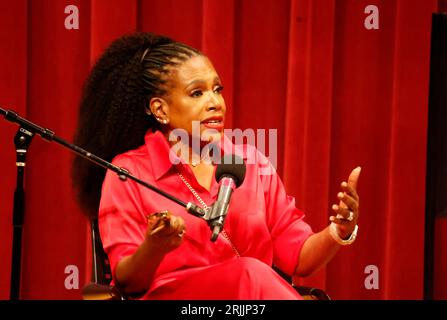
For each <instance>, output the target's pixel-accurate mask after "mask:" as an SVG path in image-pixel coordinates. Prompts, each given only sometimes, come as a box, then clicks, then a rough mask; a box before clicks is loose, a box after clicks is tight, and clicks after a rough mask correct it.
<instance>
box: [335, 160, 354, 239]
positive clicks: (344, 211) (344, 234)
mask: <svg viewBox="0 0 447 320" xmlns="http://www.w3.org/2000/svg"><path fill="white" fill-rule="evenodd" d="M360 171H361V168H360V167H357V168H355V169H354V170H352V172H351V174H350V175H349V178H348V182H345V181H343V182H342V183H341V189H342V191H341V192H339V193H338V194H337V198H338V199H340V203H339V204H338V205H336V204H334V205H332V210H334V211H335V213H336V216H330V217H329V220H330V221H331V222H333V223H335V224H337V229H338V233H339V235H340V237H341V238H342V239H346V238H348V237H349V236H350V234H351V233H352V232H353V231H354V228H355V226H356V225H357V221H358V218H359V201H360V198H359V195H358V194H357V182H358V180H359V176H360Z"/></svg>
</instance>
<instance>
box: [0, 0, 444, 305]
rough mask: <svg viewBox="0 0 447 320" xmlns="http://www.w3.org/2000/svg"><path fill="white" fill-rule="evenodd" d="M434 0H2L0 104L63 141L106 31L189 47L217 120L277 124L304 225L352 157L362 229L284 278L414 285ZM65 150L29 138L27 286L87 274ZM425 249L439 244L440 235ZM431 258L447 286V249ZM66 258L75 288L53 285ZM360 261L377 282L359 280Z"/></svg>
mask: <svg viewBox="0 0 447 320" xmlns="http://www.w3.org/2000/svg"><path fill="white" fill-rule="evenodd" d="M445 2H446V1H441V0H405V1H404V0H367V1H363V0H279V1H270V0H243V1H237V0H222V1H213V0H208V1H207V0H188V1H184V0H139V1H138V0H107V1H105V0H104V1H100V0H96V1H94V0H92V1H88V0H76V1H75V0H70V1H69V0H32V1H31V0H29V1H26V0H18V1H11V0H2V1H1V3H0V41H1V42H0V43H1V49H2V50H0V70H1V71H0V75H1V77H0V106H1V107H2V108H5V109H6V108H8V109H14V110H15V111H17V112H18V113H19V114H20V115H22V116H24V117H27V118H28V119H30V120H31V121H34V122H37V123H39V124H40V125H42V126H44V127H47V128H51V129H53V130H54V131H55V132H56V134H57V135H59V136H60V137H62V138H65V139H67V140H69V141H71V140H72V136H73V132H74V129H75V126H76V121H77V106H78V103H79V99H80V94H81V88H82V84H83V81H84V80H85V78H86V77H87V74H88V72H89V70H90V67H91V65H92V63H93V62H94V61H95V59H96V58H97V57H98V55H99V54H100V53H101V52H102V50H103V49H104V48H105V47H106V46H107V45H108V44H109V43H110V42H111V41H112V40H113V39H115V38H117V37H119V36H120V35H122V34H124V33H127V32H131V31H135V30H143V31H152V32H156V33H163V34H166V35H169V36H171V37H173V38H175V39H177V40H180V41H184V42H186V43H188V44H190V45H192V46H195V47H198V48H199V49H201V50H202V51H204V52H205V54H207V55H208V56H209V57H210V58H211V60H212V61H213V62H214V64H215V67H216V69H217V71H218V72H219V73H220V75H221V77H222V79H223V82H224V85H225V98H226V102H227V106H229V117H228V119H229V120H228V123H227V127H229V128H241V129H246V128H253V129H277V130H278V146H277V150H278V156H277V159H278V162H277V165H278V170H279V173H280V174H281V176H282V178H283V180H284V182H285V185H286V188H287V190H288V192H289V194H291V195H293V196H295V197H296V200H297V205H298V207H300V208H301V209H303V210H304V211H305V212H306V215H307V221H308V222H309V223H310V224H311V225H312V226H313V228H314V230H315V231H319V230H321V229H322V228H324V227H325V226H327V224H328V217H329V214H330V206H331V204H332V203H336V202H337V198H336V194H337V192H338V190H339V184H340V182H341V181H342V180H343V179H347V176H348V174H349V172H350V171H351V170H352V169H353V168H355V167H356V166H357V165H361V166H362V168H363V170H362V174H361V178H360V182H359V193H360V195H361V217H360V221H359V236H358V240H357V241H356V243H355V244H354V245H352V246H350V247H347V248H342V249H341V250H340V252H339V253H338V255H337V256H336V258H335V259H334V260H332V261H331V262H330V263H329V265H328V266H327V267H326V268H325V269H324V270H322V271H320V272H318V274H316V275H315V276H313V277H311V278H308V279H295V280H296V281H298V282H300V283H302V284H307V285H314V286H318V287H321V288H323V289H325V290H326V291H327V292H328V293H329V294H330V295H331V297H332V298H334V299H422V297H423V271H424V270H423V267H424V260H423V259H424V209H425V165H426V137H427V135H426V131H427V115H428V88H429V57H430V32H431V15H432V13H434V12H438V11H439V10H441V9H442V8H445V7H446V3H445ZM69 5H75V6H76V7H77V8H78V9H79V23H80V24H79V29H72V30H67V29H66V28H65V24H64V22H65V19H66V17H67V16H68V14H67V13H65V12H64V11H65V8H66V6H69ZM368 5H376V6H377V7H378V9H379V29H378V30H367V29H366V28H365V27H364V20H365V18H366V17H367V14H365V13H364V10H365V7H367V6H368ZM16 130H17V127H16V126H15V125H13V124H10V123H7V122H3V121H0V167H1V168H2V175H1V182H0V257H1V264H0V299H8V297H9V285H10V284H9V277H10V272H11V262H10V261H11V252H12V199H13V191H14V187H15V176H16V169H15V152H14V145H13V142H12V141H13V137H14V134H15V132H16ZM71 159H72V154H71V153H70V152H69V151H68V150H66V149H63V148H62V147H60V146H58V145H57V144H54V143H47V142H45V141H43V140H42V139H40V138H39V137H36V138H34V141H33V143H32V146H31V148H30V150H29V153H28V166H27V176H26V192H27V193H26V217H25V226H24V238H23V241H24V242H23V269H22V270H23V275H22V288H21V292H22V298H24V299H80V298H81V294H80V292H81V291H80V289H81V288H82V286H83V285H84V284H85V283H86V282H87V281H88V280H89V274H90V263H91V261H90V242H89V228H88V221H87V219H86V218H85V217H84V216H83V215H82V213H81V212H80V210H79V208H78V206H77V205H76V203H75V201H74V195H73V193H72V189H71V181H70V174H69V169H70V168H69V167H70V161H71ZM441 220H442V219H441ZM444 220H445V219H444ZM444 222H445V221H443V220H442V221H440V222H439V224H438V227H437V235H436V236H437V239H440V240H438V242H439V241H441V240H442V239H444V240H442V241H444V242H445V238H446V228H444V227H443V226H444V225H445V223H444ZM436 250H437V253H438V257H439V256H441V255H444V257H445V255H446V254H447V252H446V247H445V245H438V246H437V247H436ZM436 263H437V264H436V265H437V267H436V268H435V270H436V275H435V278H436V279H437V280H438V283H437V292H438V297H441V296H442V295H443V297H444V298H445V297H446V296H445V293H446V291H447V290H446V289H445V288H446V287H447V283H441V282H440V281H444V282H445V276H444V275H442V270H443V269H442V267H441V266H445V265H446V260H445V258H443V259H438V260H437V262H436ZM70 265H72V266H76V267H77V268H78V270H79V279H80V280H79V281H80V283H79V289H71V290H69V289H67V288H66V287H65V285H64V283H65V279H66V277H67V276H68V274H66V273H65V268H66V267H67V266H70ZM371 265H373V266H376V267H377V270H378V272H379V273H378V276H379V286H378V288H376V289H368V288H367V287H365V279H366V278H367V276H368V273H365V268H367V266H371ZM444 269H445V268H444Z"/></svg>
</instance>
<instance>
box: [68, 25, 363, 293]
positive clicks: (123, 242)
mask: <svg viewBox="0 0 447 320" xmlns="http://www.w3.org/2000/svg"><path fill="white" fill-rule="evenodd" d="M222 89H223V87H222V84H221V81H220V78H219V76H218V74H217V72H216V71H215V69H214V67H213V65H212V64H211V62H210V61H209V59H208V58H207V57H206V56H204V55H203V54H202V53H201V52H199V51H198V50H196V49H194V48H191V47H189V46H187V45H185V44H182V43H179V42H175V41H173V40H171V39H169V38H166V37H162V36H157V35H153V34H149V33H137V34H133V35H128V36H124V37H122V38H120V39H118V40H116V41H115V42H114V43H113V44H112V45H111V46H110V47H109V48H108V49H107V50H106V51H105V52H104V54H103V55H102V56H101V57H100V59H99V60H98V62H97V63H96V65H95V67H94V68H93V70H92V72H91V74H90V76H89V78H88V81H87V83H86V86H85V89H84V96H83V99H82V102H81V110H80V118H79V119H80V120H79V121H80V122H79V126H78V130H77V135H76V138H75V143H76V144H78V145H80V146H82V147H83V148H85V149H87V150H89V151H91V152H93V153H95V154H97V155H98V156H100V157H102V158H104V159H106V160H108V161H112V159H113V163H114V164H116V165H118V166H121V167H124V168H126V169H127V170H129V171H130V172H131V173H132V174H133V175H135V176H137V177H139V178H141V179H143V180H145V181H147V182H149V183H151V184H153V185H155V186H157V187H158V188H160V189H162V190H165V191H167V192H169V193H171V194H174V195H176V196H177V197H179V198H181V199H183V200H184V201H186V202H188V201H190V202H194V203H197V204H199V205H201V206H202V207H204V208H206V207H208V206H209V205H210V204H212V203H214V201H215V199H216V196H217V191H218V185H217V182H216V181H215V180H214V178H213V177H214V170H215V167H216V165H215V163H213V162H210V161H200V159H201V157H200V155H201V152H202V151H203V150H202V149H203V147H205V145H207V144H208V143H209V142H213V143H214V144H215V145H218V147H219V148H220V149H221V150H226V149H225V148H226V147H225V146H227V147H228V146H230V147H232V146H231V141H229V140H228V138H226V137H225V136H224V135H223V134H222V133H223V126H224V121H225V111H226V106H225V101H224V99H223V97H222V94H221V91H222ZM194 124H195V125H196V126H198V127H196V129H197V128H198V132H199V134H200V135H202V134H206V136H207V139H205V141H202V142H201V144H200V147H199V148H198V149H197V148H193V145H192V143H191V142H188V143H186V144H184V145H182V147H181V148H180V149H181V150H183V151H185V150H186V152H180V153H179V152H174V151H173V150H179V149H178V148H177V147H178V143H184V142H178V141H177V140H176V139H172V136H171V138H170V135H172V133H173V132H174V130H175V131H179V130H180V131H182V132H186V133H187V135H188V136H189V137H190V138H191V139H189V141H192V140H193V139H194V138H197V137H195V136H196V135H197V133H195V132H196V131H197V130H196V131H194V130H195V129H194ZM210 132H211V133H210ZM185 148H186V149H185ZM235 150H236V153H237V154H239V155H240V156H241V157H243V158H244V160H245V162H246V163H247V172H246V176H245V180H244V182H243V184H242V186H240V187H239V188H238V189H236V191H235V192H234V194H233V197H232V200H231V206H230V209H229V212H228V215H227V218H226V221H225V226H224V230H223V231H222V233H221V234H220V236H219V237H218V239H217V241H215V242H211V241H210V234H211V233H210V228H209V226H208V225H207V223H206V222H205V221H204V220H202V219H199V218H197V217H195V216H192V215H189V214H188V213H186V211H185V210H184V209H183V208H181V207H180V206H178V205H176V204H174V203H172V202H170V201H168V200H166V199H164V198H163V197H161V196H159V195H158V194H155V193H154V192H152V191H150V190H148V189H145V188H144V187H141V186H140V185H138V184H136V183H134V182H132V181H126V182H122V181H120V180H119V178H118V177H117V176H116V174H114V173H111V172H107V173H106V172H105V171H104V170H103V169H102V168H99V167H95V166H93V165H91V164H90V163H89V162H87V161H85V160H82V159H76V160H75V163H74V167H73V169H74V170H73V173H74V175H73V178H74V182H75V185H76V186H77V187H78V189H79V200H80V203H81V205H82V206H83V208H84V209H85V210H86V211H87V212H89V213H90V214H96V212H99V213H98V219H99V226H100V233H101V238H102V242H103V245H104V249H105V251H106V253H107V254H108V256H109V260H110V263H111V269H112V274H113V279H114V281H115V282H116V284H117V285H119V286H120V287H121V288H122V290H124V292H126V293H127V294H133V295H138V296H139V297H140V298H144V299H300V296H299V295H298V294H297V293H296V292H295V290H294V289H293V288H292V287H291V286H290V284H288V283H287V282H285V281H284V280H283V279H282V278H281V277H280V276H278V275H277V273H276V272H275V271H273V269H272V265H275V266H276V267H278V268H279V269H281V270H282V271H283V272H285V273H286V274H288V275H298V276H307V275H310V274H312V273H314V272H315V271H317V270H318V269H319V268H321V267H322V266H324V265H325V264H326V263H327V262H328V261H329V260H330V259H331V258H332V257H333V256H334V255H335V253H336V252H337V250H338V249H339V248H340V246H341V245H344V244H350V243H352V241H353V240H354V239H355V235H356V231H357V227H356V226H357V219H358V214H359V210H358V207H359V197H358V195H357V193H356V186H357V180H358V177H359V174H360V168H356V169H354V170H353V172H352V173H351V175H350V176H349V179H348V182H343V183H342V184H341V192H340V193H339V194H338V197H339V199H340V203H339V205H333V207H332V209H333V210H334V212H335V216H331V217H330V221H331V222H332V223H331V225H330V226H329V227H327V228H325V229H324V230H322V231H320V232H318V233H314V232H313V231H312V230H311V228H310V227H309V225H308V224H306V223H305V222H304V221H303V218H304V214H303V213H302V212H301V211H299V210H298V209H297V208H296V207H295V203H294V199H293V198H291V197H289V196H287V194H286V192H285V190H284V187H283V185H282V182H281V180H280V178H279V177H278V176H277V174H276V173H275V171H274V170H271V174H268V175H265V174H261V173H260V172H261V164H262V163H265V162H266V159H265V157H263V156H262V154H260V153H259V152H258V151H257V150H256V149H255V148H254V147H251V146H243V147H241V146H237V147H235ZM197 159H199V161H197ZM101 188H102V190H101ZM98 208H99V211H98ZM346 239H347V240H346Z"/></svg>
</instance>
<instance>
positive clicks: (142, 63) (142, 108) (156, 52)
mask: <svg viewBox="0 0 447 320" xmlns="http://www.w3.org/2000/svg"><path fill="white" fill-rule="evenodd" d="M196 55H202V53H201V52H200V51H198V50H196V49H194V48H192V47H190V46H188V45H186V44H184V43H181V42H177V41H174V40H172V39H170V38H168V37H165V36H160V35H155V34H152V33H144V32H138V33H133V34H129V35H125V36H122V37H121V38H119V39H117V40H115V41H114V42H113V43H112V44H111V45H110V46H109V47H108V48H107V49H106V50H105V51H104V53H103V54H102V56H101V57H100V58H99V59H98V61H97V62H96V64H95V66H94V67H93V69H92V71H91V73H90V75H89V77H88V78H87V80H86V82H85V84H84V88H83V95H82V99H81V102H80V110H79V120H78V126H77V129H76V133H75V137H74V143H75V144H76V145H78V146H80V147H81V148H83V149H85V150H87V151H89V152H91V153H93V154H95V155H97V156H99V157H101V158H103V159H104V160H106V161H109V162H110V161H112V159H113V158H114V157H115V156H116V155H118V154H120V153H124V152H126V151H128V150H132V149H135V148H137V147H138V146H141V145H142V144H143V143H144V135H145V133H146V131H147V130H148V129H152V130H154V131H155V130H160V124H159V123H158V121H156V120H155V118H154V117H153V116H149V115H148V114H147V113H146V110H147V108H148V105H149V104H148V103H149V101H150V100H151V98H152V97H157V96H163V95H164V94H166V91H167V86H166V83H167V81H168V77H167V76H166V75H168V73H169V71H170V70H171V69H172V68H173V67H175V66H177V65H178V64H180V63H181V62H183V61H186V60H187V59H189V58H190V57H192V56H196ZM105 173H106V169H104V168H102V167H100V166H97V165H95V164H93V163H91V162H90V161H88V160H86V159H84V158H82V157H79V156H76V157H75V159H74V161H73V166H72V181H73V186H74V188H75V190H76V193H77V200H78V203H79V204H80V206H81V209H82V210H83V211H84V212H85V213H86V214H87V215H88V216H90V217H96V216H97V211H98V207H99V201H100V198H101V186H102V183H103V180H104V177H105Z"/></svg>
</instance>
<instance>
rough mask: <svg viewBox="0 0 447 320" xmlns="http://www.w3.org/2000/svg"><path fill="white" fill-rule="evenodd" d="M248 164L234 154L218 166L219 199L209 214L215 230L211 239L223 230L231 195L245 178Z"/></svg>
mask: <svg viewBox="0 0 447 320" xmlns="http://www.w3.org/2000/svg"><path fill="white" fill-rule="evenodd" d="M245 171H246V166H245V163H244V160H243V159H242V158H241V157H238V156H236V155H234V154H228V155H225V156H224V157H223V159H222V162H221V163H220V164H219V165H217V168H216V175H215V177H216V181H217V182H218V183H219V193H218V195H217V200H216V202H215V203H214V204H213V206H212V207H211V210H210V214H209V219H208V220H209V222H208V224H209V225H210V228H211V229H212V230H213V234H212V235H211V241H213V242H214V241H216V239H217V237H218V236H219V233H220V232H221V231H222V228H223V225H224V222H225V218H226V216H227V213H228V207H229V206H230V200H231V195H232V194H233V191H234V189H236V188H238V187H239V186H240V185H241V184H242V183H243V182H244V179H245Z"/></svg>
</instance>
